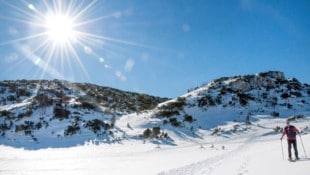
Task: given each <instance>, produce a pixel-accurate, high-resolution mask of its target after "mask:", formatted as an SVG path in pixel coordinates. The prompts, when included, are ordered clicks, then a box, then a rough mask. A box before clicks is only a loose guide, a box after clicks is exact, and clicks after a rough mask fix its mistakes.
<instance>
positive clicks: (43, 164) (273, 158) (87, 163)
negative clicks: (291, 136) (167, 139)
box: [0, 118, 310, 175]
mask: <svg viewBox="0 0 310 175" xmlns="http://www.w3.org/2000/svg"><path fill="white" fill-rule="evenodd" d="M284 121H285V120H284V119H268V118H266V119H261V120H259V121H257V122H256V123H253V124H252V126H253V128H252V129H251V131H248V132H246V133H240V134H239V135H236V136H231V137H228V138H227V137H221V136H211V135H208V136H205V138H204V139H198V138H196V139H195V140H191V141H190V140H188V141H187V142H185V141H184V138H180V139H179V140H178V139H176V140H175V142H176V143H177V146H172V145H156V144H152V143H150V142H148V141H147V142H146V143H145V144H143V141H142V140H124V141H122V143H121V144H99V145H96V144H93V143H91V142H90V143H87V144H85V145H81V146H76V147H70V148H47V149H39V150H24V149H21V148H13V147H8V146H2V145H1V146H0V151H1V154H0V174H1V175H20V174H22V175H28V174H29V175H30V174H31V175H42V174H47V175H49V174H53V175H55V174H56V175H57V174H62V175H84V174H85V175H86V174H87V175H97V174H98V175H99V174H109V175H120V174H135V175H139V174H141V175H145V174H148V175H156V174H160V175H176V174H177V175H183V174H184V175H185V174H186V175H205V174H215V175H217V174H219V175H221V174H235V175H245V174H247V175H261V174H265V175H269V174H270V175H274V174H281V175H286V174H298V175H308V174H309V172H310V166H309V162H310V159H308V158H306V157H305V154H304V150H303V148H302V144H301V142H300V139H299V138H298V149H299V154H300V157H301V160H300V161H297V162H294V163H291V162H288V161H287V160H286V158H287V145H286V141H285V140H283V149H284V160H283V158H282V152H281V142H280V139H279V138H280V136H281V135H280V134H279V133H278V134H275V133H273V132H272V128H273V127H274V126H277V125H281V124H283V123H284ZM294 125H296V126H297V127H299V128H305V127H306V126H308V125H309V123H308V121H307V120H306V119H304V120H301V121H298V122H295V123H294ZM302 141H303V144H304V146H305V151H306V152H307V153H309V152H310V150H309V145H310V135H307V134H305V135H302ZM211 145H214V147H213V148H212V147H211ZM158 146H159V147H158ZM223 146H224V147H225V149H223Z"/></svg>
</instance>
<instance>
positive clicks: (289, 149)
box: [287, 140, 298, 159]
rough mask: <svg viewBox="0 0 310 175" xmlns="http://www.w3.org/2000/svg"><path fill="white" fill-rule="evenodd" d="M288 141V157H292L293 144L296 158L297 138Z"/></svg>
mask: <svg viewBox="0 0 310 175" xmlns="http://www.w3.org/2000/svg"><path fill="white" fill-rule="evenodd" d="M287 143H288V157H289V158H290V159H291V158H292V152H291V149H292V145H293V148H294V152H295V158H298V150H297V142H296V140H288V141H287Z"/></svg>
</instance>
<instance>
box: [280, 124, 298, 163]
mask: <svg viewBox="0 0 310 175" xmlns="http://www.w3.org/2000/svg"><path fill="white" fill-rule="evenodd" d="M296 134H300V132H299V131H298V129H297V128H296V127H295V126H293V125H291V124H290V121H289V120H287V121H286V126H285V128H284V130H283V132H282V137H281V140H282V139H283V136H284V135H286V136H287V144H288V158H289V160H292V152H291V148H292V145H293V148H294V152H295V158H296V160H299V157H298V150H297V141H296Z"/></svg>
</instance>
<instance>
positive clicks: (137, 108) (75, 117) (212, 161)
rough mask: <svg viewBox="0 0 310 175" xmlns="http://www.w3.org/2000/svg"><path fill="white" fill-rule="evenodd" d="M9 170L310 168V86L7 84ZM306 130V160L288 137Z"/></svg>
mask: <svg viewBox="0 0 310 175" xmlns="http://www.w3.org/2000/svg"><path fill="white" fill-rule="evenodd" d="M0 98H1V102H0V104H1V106H0V134H1V136H0V152H1V154H0V174H4V175H8V174H10V175H12V174H13V175H14V174H31V175H36V174H42V173H44V174H65V175H69V174H74V175H78V174H81V175H82V174H89V175H92V174H94V175H97V174H109V175H116V174H141V175H142V174H143V175H144V174H150V175H153V174H160V175H169V174H171V175H175V174H178V175H182V174H186V175H188V174H191V175H205V174H237V175H241V174H242V175H243V174H249V175H250V174H252V175H260V174H267V175H269V174H271V175H273V174H283V175H286V174H299V175H306V174H309V171H310V169H309V161H310V159H309V158H308V157H307V153H308V154H309V153H310V152H309V151H310V150H309V145H310V138H309V134H308V133H309V132H310V129H309V128H310V86H309V85H307V84H302V83H300V82H299V81H298V80H297V79H295V78H292V79H286V78H285V76H284V74H283V73H282V72H275V71H270V72H264V73H259V74H256V75H247V76H236V77H225V78H220V79H217V80H214V81H212V82H210V83H209V84H207V85H203V86H201V87H198V88H195V89H192V90H191V91H189V92H188V93H186V94H184V95H182V96H180V97H178V98H176V99H167V98H159V97H152V96H149V95H145V94H137V93H131V92H123V91H120V90H116V89H112V88H107V87H100V86H96V85H91V84H80V83H70V82H66V81H59V80H54V81H26V80H21V81H4V82H1V83H0ZM287 119H289V120H291V121H292V123H293V124H294V125H296V126H297V127H298V128H299V130H300V131H301V132H302V135H301V137H298V149H299V155H300V157H301V160H300V161H297V162H294V163H290V162H288V161H286V158H287V144H286V141H285V140H283V141H282V142H281V141H280V140H279V138H280V136H281V129H282V127H283V126H284V125H285V121H286V120H287ZM282 150H283V151H282Z"/></svg>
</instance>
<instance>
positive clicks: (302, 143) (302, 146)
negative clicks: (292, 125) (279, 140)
mask: <svg viewBox="0 0 310 175" xmlns="http://www.w3.org/2000/svg"><path fill="white" fill-rule="evenodd" d="M299 138H300V142H301V145H302V148H303V150H304V153H305V156H306V158H308V156H307V153H306V150H305V147H304V143H303V141H302V139H301V135H300V134H299Z"/></svg>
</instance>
